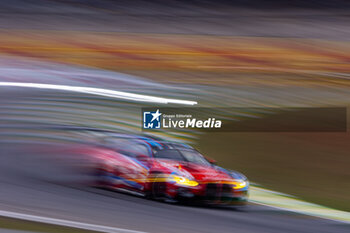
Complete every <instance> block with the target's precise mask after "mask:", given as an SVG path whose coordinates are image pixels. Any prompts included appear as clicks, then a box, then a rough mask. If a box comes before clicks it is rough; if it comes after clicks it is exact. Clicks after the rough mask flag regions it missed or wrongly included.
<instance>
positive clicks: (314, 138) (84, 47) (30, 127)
mask: <svg viewBox="0 0 350 233" xmlns="http://www.w3.org/2000/svg"><path fill="white" fill-rule="evenodd" d="M349 10H350V2H349V1H346V0H344V1H342V0H333V1H321V0H319V1H316V0H313V1H302V0H295V1H287V0H279V1H278V0H237V1H224V0H217V1H210V0H207V1H199V0H198V1H197V0H192V1H185V0H178V1H173V0H169V1H146V0H144V1H142V0H137V1H128V0H125V1H119V0H118V1H112V0H98V1H93V0H81V1H78V0H74V1H73V0H31V1H26V0H8V1H6V0H3V1H1V2H0V82H30V83H45V84H57V85H72V86H84V87H97V88H107V89H112V90H117V91H126V92H131V93H136V94H144V95H151V96H157V97H164V98H175V99H182V100H191V101H197V102H198V106H201V107H213V108H215V107H247V108H250V107H333V106H335V107H347V106H348V105H349V103H350V98H349V97H350V85H349V84H350V82H349V78H350V64H349V63H350V41H349V38H350V23H349V22H350V18H349V16H350V15H349ZM153 105H154V103H144V102H137V101H131V100H125V99H124V100H120V99H115V98H110V97H102V96H96V95H90V94H84V93H73V92H64V91H58V90H45V89H30V88H21V87H8V86H6V84H3V85H2V86H0V143H1V144H2V147H0V148H1V149H0V151H1V154H2V155H3V156H2V162H1V166H8V164H9V163H10V160H9V159H8V158H7V157H6V156H4V154H9V153H12V154H16V155H18V154H21V151H22V152H23V150H25V151H28V148H29V147H28V145H29V144H30V145H31V147H34V146H33V145H34V142H35V143H36V144H38V145H39V144H43V143H60V142H61V141H62V140H63V141H64V142H65V143H66V142H67V141H72V140H73V139H74V140H75V141H77V140H78V141H79V140H85V138H84V136H82V135H79V136H72V135H71V134H70V133H69V132H66V131H65V132H62V131H54V130H48V129H47V128H45V129H42V128H41V127H43V126H45V127H46V126H57V125H59V126H62V125H65V126H67V125H68V126H79V127H94V128H99V129H109V130H116V131H121V132H129V133H130V132H141V125H140V112H139V111H140V109H141V107H144V106H153ZM245 117H247V118H249V117H256V113H250V112H245V113H242V115H241V119H242V120H244V118H245ZM258 117H264V116H263V115H261V114H260V115H259V116H258ZM160 135H161V136H163V137H165V138H167V139H173V140H181V141H185V142H188V143H191V144H193V145H195V147H197V148H198V149H199V150H200V151H201V152H203V154H206V155H207V156H209V157H211V158H214V159H216V160H217V161H218V164H219V165H223V166H224V167H227V168H232V169H237V170H239V171H241V172H243V173H244V174H246V175H247V176H248V178H249V179H250V180H251V181H252V182H254V183H257V184H259V185H262V186H264V187H267V188H271V189H273V190H276V191H281V192H285V193H288V194H291V195H295V196H297V197H298V198H301V199H303V200H306V201H310V202H313V203H318V204H322V205H326V206H329V207H334V208H336V209H341V210H346V211H349V210H350V205H349V204H350V202H349V197H350V184H349V182H348V181H349V178H350V169H349V162H350V157H349V151H350V143H349V140H350V135H349V133H347V132H333V133H316V132H313V133H311V132H304V133H300V132H299V133H283V132H280V133H263V132H259V133H253V132H251V133H248V132H245V133H238V132H237V133H234V132H232V133H207V134H200V135H198V134H195V135H193V133H191V132H183V133H181V134H180V133H179V134H173V133H171V132H162V134H160ZM74 140H73V141H74ZM28 142H29V144H28ZM36 144H35V145H36ZM14 145H16V146H14ZM8 147H9V148H8ZM48 148H50V147H48ZM11 161H12V160H11ZM4 170H5V169H3V171H4Z"/></svg>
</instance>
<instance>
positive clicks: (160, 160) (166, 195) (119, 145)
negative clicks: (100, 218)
mask: <svg viewBox="0 0 350 233" xmlns="http://www.w3.org/2000/svg"><path fill="white" fill-rule="evenodd" d="M103 145H104V148H103V149H101V148H100V149H98V150H97V151H96V152H95V153H94V157H95V161H96V167H95V172H94V175H95V179H96V185H97V186H99V187H103V188H109V189H114V190H119V191H124V192H128V193H132V194H136V195H140V196H145V197H149V198H152V199H160V200H164V201H166V202H190V203H194V202H196V203H198V202H199V203H206V204H229V205H244V204H246V202H247V196H248V189H249V182H248V180H247V178H246V177H245V176H244V175H242V174H241V173H239V172H236V171H231V170H226V169H224V168H222V167H219V166H217V165H216V164H215V162H214V161H213V160H209V159H207V158H205V157H204V156H203V155H201V154H200V153H199V152H198V151H197V150H195V149H194V148H192V147H191V146H189V145H186V144H182V143H174V142H168V141H161V140H159V139H156V138H153V137H145V136H136V135H124V136H120V135H119V136H110V137H105V138H104V139H103Z"/></svg>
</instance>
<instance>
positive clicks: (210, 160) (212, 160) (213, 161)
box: [207, 158, 218, 165]
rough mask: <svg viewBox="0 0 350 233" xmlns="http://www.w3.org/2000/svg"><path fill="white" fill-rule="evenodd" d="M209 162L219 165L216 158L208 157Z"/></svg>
mask: <svg viewBox="0 0 350 233" xmlns="http://www.w3.org/2000/svg"><path fill="white" fill-rule="evenodd" d="M207 160H208V162H209V163H210V164H212V165H217V163H218V162H217V161H216V160H215V159H211V158H207Z"/></svg>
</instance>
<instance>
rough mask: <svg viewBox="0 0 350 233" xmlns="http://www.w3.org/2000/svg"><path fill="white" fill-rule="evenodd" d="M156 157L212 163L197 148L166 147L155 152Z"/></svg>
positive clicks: (205, 163) (203, 163)
mask: <svg viewBox="0 0 350 233" xmlns="http://www.w3.org/2000/svg"><path fill="white" fill-rule="evenodd" d="M154 157H155V158H162V159H172V160H178V161H184V162H191V163H196V164H200V165H207V166H209V165H210V163H209V162H208V161H207V160H206V159H205V158H204V157H203V156H202V155H201V154H200V153H199V152H197V151H195V150H178V149H165V150H159V151H157V152H156V153H155V154H154Z"/></svg>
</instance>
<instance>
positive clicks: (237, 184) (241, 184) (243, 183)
mask: <svg viewBox="0 0 350 233" xmlns="http://www.w3.org/2000/svg"><path fill="white" fill-rule="evenodd" d="M232 184H233V189H242V188H244V187H246V186H247V185H248V181H246V180H236V181H234V182H233V183H232Z"/></svg>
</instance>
